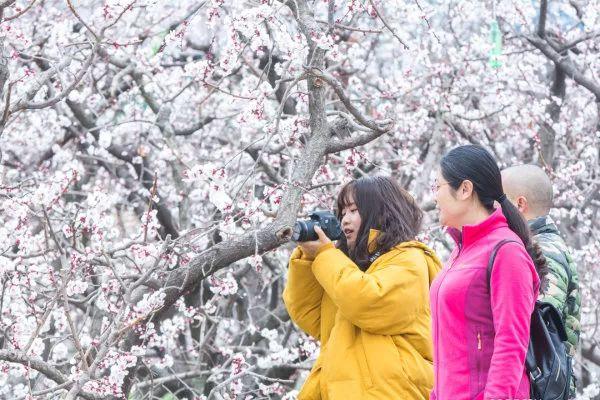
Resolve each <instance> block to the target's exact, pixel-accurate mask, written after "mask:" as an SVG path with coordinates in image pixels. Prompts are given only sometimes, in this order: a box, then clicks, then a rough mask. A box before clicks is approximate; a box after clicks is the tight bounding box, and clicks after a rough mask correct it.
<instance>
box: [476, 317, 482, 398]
mask: <svg viewBox="0 0 600 400" xmlns="http://www.w3.org/2000/svg"><path fill="white" fill-rule="evenodd" d="M482 347H483V346H482V345H481V331H480V330H479V328H478V329H477V355H476V356H477V358H476V359H477V390H478V391H479V390H481V349H482Z"/></svg>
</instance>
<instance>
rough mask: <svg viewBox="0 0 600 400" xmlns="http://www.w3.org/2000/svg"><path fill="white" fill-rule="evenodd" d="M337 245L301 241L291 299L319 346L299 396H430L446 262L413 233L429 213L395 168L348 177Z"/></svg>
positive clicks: (337, 399)
mask: <svg viewBox="0 0 600 400" xmlns="http://www.w3.org/2000/svg"><path fill="white" fill-rule="evenodd" d="M337 213H338V218H339V219H340V220H341V224H342V229H343V231H344V236H343V237H342V239H340V240H339V241H338V243H337V248H336V246H334V244H333V243H332V242H331V241H330V240H329V239H328V238H327V236H325V234H324V233H323V231H322V230H321V229H318V228H317V229H316V231H317V233H318V235H319V240H317V241H314V242H304V243H300V246H299V247H298V248H296V250H294V252H293V253H292V256H291V259H290V266H289V272H288V280H287V285H286V287H285V290H284V293H283V300H284V302H285V305H286V307H287V310H288V312H289V314H290V316H291V318H292V320H293V321H294V322H295V323H296V324H297V325H298V326H299V327H300V328H301V329H302V330H304V331H305V332H306V333H308V334H309V335H311V336H313V337H314V338H316V339H318V340H319V341H320V343H321V352H320V355H319V357H318V359H317V361H316V362H315V364H314V366H313V368H312V370H311V372H310V375H309V376H308V378H307V379H306V382H305V383H304V386H303V387H302V390H301V391H300V394H299V396H298V399H299V400H354V399H357V400H371V399H373V400H375V399H376V400H386V399H389V400H392V399H393V400H406V399H428V398H429V392H430V391H431V389H432V386H433V370H432V343H431V332H430V311H429V286H430V284H431V281H432V280H433V279H434V278H435V275H436V274H437V272H438V271H439V270H440V268H441V264H440V261H439V260H438V258H437V257H436V255H435V254H434V252H433V251H432V250H431V249H430V248H428V247H427V246H426V245H424V244H423V243H420V242H418V241H416V240H415V236H416V235H417V233H418V231H419V229H420V227H421V220H422V216H423V213H422V211H421V210H420V209H419V207H418V206H417V205H416V203H415V201H414V199H413V198H412V196H411V195H410V194H409V193H408V192H406V191H405V190H403V189H402V188H401V187H400V186H399V185H398V184H397V183H396V182H395V181H394V180H392V179H390V178H387V177H366V178H361V179H358V180H354V181H351V182H350V183H348V184H347V185H345V186H344V187H343V188H342V190H341V192H340V194H339V195H338V200H337Z"/></svg>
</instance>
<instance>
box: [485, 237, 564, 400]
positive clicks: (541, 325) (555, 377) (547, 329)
mask: <svg viewBox="0 0 600 400" xmlns="http://www.w3.org/2000/svg"><path fill="white" fill-rule="evenodd" d="M510 242H515V243H519V242H517V241H514V240H502V241H501V242H499V243H498V244H496V246H494V249H493V250H492V254H491V256H490V260H489V262H488V265H487V282H488V289H490V278H491V276H492V268H493V267H494V260H495V258H496V253H498V250H499V249H500V247H501V246H502V245H504V244H506V243H510ZM566 341H567V332H566V331H565V326H564V323H563V321H562V318H561V316H560V313H559V312H558V310H557V309H556V308H555V307H554V306H553V305H552V304H549V303H544V302H541V301H536V303H535V307H534V309H533V313H532V314H531V328H530V336H529V348H528V349H527V357H526V358H525V368H526V369H527V373H528V374H529V378H530V379H529V381H530V386H531V394H530V395H531V398H532V399H535V400H567V399H568V398H569V387H570V383H571V369H572V360H571V357H570V356H569V354H568V352H567V347H566V346H565V343H564V342H566Z"/></svg>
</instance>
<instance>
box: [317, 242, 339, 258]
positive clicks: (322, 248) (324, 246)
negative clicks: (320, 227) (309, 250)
mask: <svg viewBox="0 0 600 400" xmlns="http://www.w3.org/2000/svg"><path fill="white" fill-rule="evenodd" d="M329 249H335V244H333V242H329V243H327V244H324V245H323V246H321V247H319V250H317V253H316V254H315V258H317V257H318V256H319V254H321V253H323V252H325V251H327V250H329Z"/></svg>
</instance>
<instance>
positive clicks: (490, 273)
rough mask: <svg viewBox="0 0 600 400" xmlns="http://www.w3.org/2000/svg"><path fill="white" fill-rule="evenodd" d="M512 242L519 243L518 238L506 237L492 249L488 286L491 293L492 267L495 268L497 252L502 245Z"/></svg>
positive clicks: (488, 268)
mask: <svg viewBox="0 0 600 400" xmlns="http://www.w3.org/2000/svg"><path fill="white" fill-rule="evenodd" d="M511 242H513V243H519V242H517V241H516V240H510V239H504V240H501V241H500V242H498V243H497V244H496V245H495V246H494V248H493V250H492V254H491V255H490V259H489V261H488V265H487V286H488V291H489V292H490V293H491V292H492V289H491V285H490V282H491V279H492V268H494V261H496V254H498V250H500V247H502V246H503V245H505V244H506V243H511Z"/></svg>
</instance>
